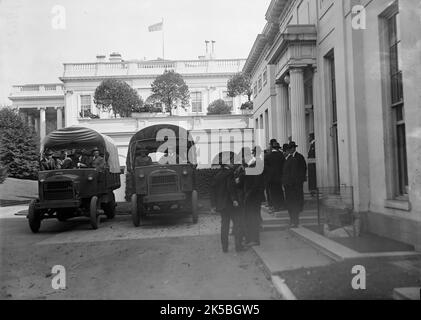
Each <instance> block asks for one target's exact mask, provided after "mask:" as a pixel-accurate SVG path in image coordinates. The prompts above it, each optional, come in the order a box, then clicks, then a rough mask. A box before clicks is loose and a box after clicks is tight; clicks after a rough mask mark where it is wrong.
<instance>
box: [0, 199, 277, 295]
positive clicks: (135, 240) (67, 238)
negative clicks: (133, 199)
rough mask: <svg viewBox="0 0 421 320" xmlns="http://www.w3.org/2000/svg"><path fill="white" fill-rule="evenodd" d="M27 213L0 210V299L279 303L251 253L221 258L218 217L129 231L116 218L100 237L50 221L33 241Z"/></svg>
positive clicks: (124, 219) (82, 226) (155, 222)
mask: <svg viewBox="0 0 421 320" xmlns="http://www.w3.org/2000/svg"><path fill="white" fill-rule="evenodd" d="M26 209H27V208H26V206H15V207H7V208H0V252H1V254H0V270H1V272H0V299H41V300H44V299H48V300H55V299H70V300H72V299H88V300H90V299H129V300H132V299H136V300H151V299H153V300H161V299H176V300H178V299H182V300H190V299H204V300H219V299H222V300H232V299H235V300H261V299H264V300H277V299H279V294H278V292H277V291H276V289H275V287H274V285H273V284H272V282H271V281H270V278H268V277H267V275H266V274H265V272H264V269H263V265H262V263H261V261H260V260H259V259H258V258H257V257H256V256H255V254H254V253H253V251H252V250H248V251H245V252H241V253H236V252H235V251H234V250H233V246H231V247H230V251H229V252H228V253H226V254H225V253H223V252H222V250H221V247H220V238H219V225H220V218H219V216H216V215H210V214H203V213H202V214H200V215H199V223H198V224H193V223H192V222H191V217H190V216H178V217H175V216H170V215H168V216H156V217H151V218H150V219H148V223H147V225H146V226H145V227H141V228H135V227H134V226H133V224H132V221H131V217H130V215H128V214H127V213H126V214H123V213H122V212H118V213H119V214H118V215H117V216H116V218H115V219H114V220H112V221H107V220H103V221H102V223H101V224H100V228H99V229H98V230H92V229H91V226H90V223H89V220H88V219H83V218H80V219H74V220H70V221H67V222H59V221H57V220H55V219H52V220H48V221H43V223H42V225H41V230H40V232H39V233H38V234H32V233H31V232H30V230H29V227H28V223H27V221H26V219H25V217H24V215H22V214H24V212H25V210H26ZM119 210H125V209H124V206H119ZM16 214H18V215H16ZM232 242H233V241H232ZM54 265H62V266H63V267H65V271H66V288H65V289H64V290H55V289H53V288H52V281H53V279H54V276H53V275H52V272H53V271H52V267H53V266H54Z"/></svg>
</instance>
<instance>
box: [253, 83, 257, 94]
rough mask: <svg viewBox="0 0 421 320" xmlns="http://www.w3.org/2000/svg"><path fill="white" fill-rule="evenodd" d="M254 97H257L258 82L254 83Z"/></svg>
mask: <svg viewBox="0 0 421 320" xmlns="http://www.w3.org/2000/svg"><path fill="white" fill-rule="evenodd" d="M253 97H254V98H256V97H257V83H256V82H255V83H254V86H253Z"/></svg>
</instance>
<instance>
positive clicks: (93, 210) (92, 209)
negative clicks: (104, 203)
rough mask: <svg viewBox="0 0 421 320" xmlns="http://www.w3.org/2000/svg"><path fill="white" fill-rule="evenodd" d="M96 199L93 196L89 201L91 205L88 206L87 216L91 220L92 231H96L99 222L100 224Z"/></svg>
mask: <svg viewBox="0 0 421 320" xmlns="http://www.w3.org/2000/svg"><path fill="white" fill-rule="evenodd" d="M98 203H99V201H98V197H97V196H93V197H92V199H91V203H90V206H89V216H90V219H91V226H92V228H93V229H94V230H96V229H98V226H99V222H100V215H99V212H98Z"/></svg>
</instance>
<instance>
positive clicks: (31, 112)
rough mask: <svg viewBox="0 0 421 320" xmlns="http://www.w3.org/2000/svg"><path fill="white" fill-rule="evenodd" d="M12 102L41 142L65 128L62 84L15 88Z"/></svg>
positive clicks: (11, 98) (11, 97)
mask: <svg viewBox="0 0 421 320" xmlns="http://www.w3.org/2000/svg"><path fill="white" fill-rule="evenodd" d="M10 100H12V101H13V104H14V105H15V106H16V107H17V108H18V109H19V113H20V114H21V117H22V119H23V120H24V121H25V122H26V123H27V124H28V126H29V127H30V128H32V129H33V130H34V131H35V132H37V133H38V135H39V137H40V140H42V139H44V137H45V136H46V135H47V134H48V133H49V132H51V131H53V130H56V129H60V128H62V127H63V122H64V117H63V116H64V113H63V110H64V94H63V87H62V84H43V85H24V86H14V87H13V91H12V94H11V96H10Z"/></svg>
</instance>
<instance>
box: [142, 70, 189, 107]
mask: <svg viewBox="0 0 421 320" xmlns="http://www.w3.org/2000/svg"><path fill="white" fill-rule="evenodd" d="M151 88H152V93H153V94H152V96H151V97H150V99H152V100H155V101H159V102H161V103H162V104H163V105H164V106H165V110H166V111H167V112H169V113H170V115H172V110H175V109H177V108H178V107H182V108H183V109H186V107H187V106H188V105H189V100H190V93H189V88H188V86H187V84H186V83H185V82H184V79H183V77H182V76H181V75H180V74H178V73H176V72H174V71H172V70H171V71H165V72H164V74H162V75H160V76H159V77H157V78H156V79H155V81H154V82H153V83H152V85H151Z"/></svg>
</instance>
